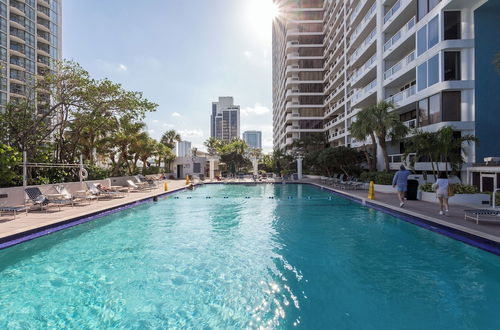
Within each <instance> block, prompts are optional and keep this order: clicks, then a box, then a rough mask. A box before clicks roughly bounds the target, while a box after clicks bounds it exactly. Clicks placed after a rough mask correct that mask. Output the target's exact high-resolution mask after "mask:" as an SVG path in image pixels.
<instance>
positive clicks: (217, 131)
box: [210, 96, 240, 141]
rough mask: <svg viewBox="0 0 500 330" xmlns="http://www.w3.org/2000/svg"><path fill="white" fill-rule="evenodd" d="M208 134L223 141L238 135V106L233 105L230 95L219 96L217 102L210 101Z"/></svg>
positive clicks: (235, 137)
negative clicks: (210, 112)
mask: <svg viewBox="0 0 500 330" xmlns="http://www.w3.org/2000/svg"><path fill="white" fill-rule="evenodd" d="M210 136H211V137H215V138H218V139H221V140H225V141H231V140H234V139H238V138H239V137H240V106H239V105H234V100H233V98H232V97H231V96H223V97H219V101H218V102H213V103H212V114H211V115H210Z"/></svg>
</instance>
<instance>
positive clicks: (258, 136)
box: [243, 131, 262, 149]
mask: <svg viewBox="0 0 500 330" xmlns="http://www.w3.org/2000/svg"><path fill="white" fill-rule="evenodd" d="M243 141H245V143H246V144H247V145H248V146H249V147H250V148H253V149H262V132H261V131H245V132H243Z"/></svg>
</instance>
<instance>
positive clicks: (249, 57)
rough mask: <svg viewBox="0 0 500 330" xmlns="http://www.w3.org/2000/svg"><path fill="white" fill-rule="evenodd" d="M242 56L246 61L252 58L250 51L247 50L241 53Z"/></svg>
mask: <svg viewBox="0 0 500 330" xmlns="http://www.w3.org/2000/svg"><path fill="white" fill-rule="evenodd" d="M243 55H244V56H245V58H246V59H247V60H249V59H251V58H252V57H253V53H252V52H251V51H249V50H245V51H244V52H243Z"/></svg>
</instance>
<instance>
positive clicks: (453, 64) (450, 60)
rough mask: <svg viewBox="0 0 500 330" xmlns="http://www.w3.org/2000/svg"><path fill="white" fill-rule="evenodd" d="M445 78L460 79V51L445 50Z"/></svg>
mask: <svg viewBox="0 0 500 330" xmlns="http://www.w3.org/2000/svg"><path fill="white" fill-rule="evenodd" d="M443 57H444V72H443V77H444V80H460V79H461V75H460V52H444V55H443Z"/></svg>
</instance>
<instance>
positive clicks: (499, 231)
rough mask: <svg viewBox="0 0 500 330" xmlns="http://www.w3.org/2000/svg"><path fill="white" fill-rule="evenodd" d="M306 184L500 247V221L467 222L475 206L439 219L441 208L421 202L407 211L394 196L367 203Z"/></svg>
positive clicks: (358, 194)
mask: <svg viewBox="0 0 500 330" xmlns="http://www.w3.org/2000/svg"><path fill="white" fill-rule="evenodd" d="M302 182H304V183H312V184H314V185H317V186H321V187H324V188H328V189H331V190H334V191H336V192H338V193H340V194H343V195H347V196H350V197H354V198H357V199H360V200H361V202H362V203H363V204H364V203H368V204H372V205H377V206H381V207H383V208H385V209H389V210H393V211H395V212H397V213H403V214H406V215H409V216H412V217H417V218H420V219H424V220H426V221H429V222H432V223H435V224H438V225H441V226H445V227H448V228H452V229H456V230H458V231H461V232H464V233H467V234H470V235H473V236H477V237H481V238H484V239H487V240H491V241H494V242H497V243H500V218H499V219H498V220H496V221H495V222H491V221H489V222H488V221H481V220H480V221H479V224H476V222H475V221H472V220H470V219H469V220H465V219H464V210H470V209H476V208H478V207H475V206H470V205H469V206H467V205H450V211H449V212H448V214H447V215H439V204H438V203H430V202H425V201H420V200H413V201H412V200H409V201H406V202H405V205H404V207H402V208H401V207H399V200H398V198H397V196H396V193H394V194H384V193H375V200H369V199H368V192H367V191H366V190H340V189H334V188H333V187H332V186H330V185H327V184H324V183H321V182H320V181H317V180H303V181H302Z"/></svg>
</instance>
